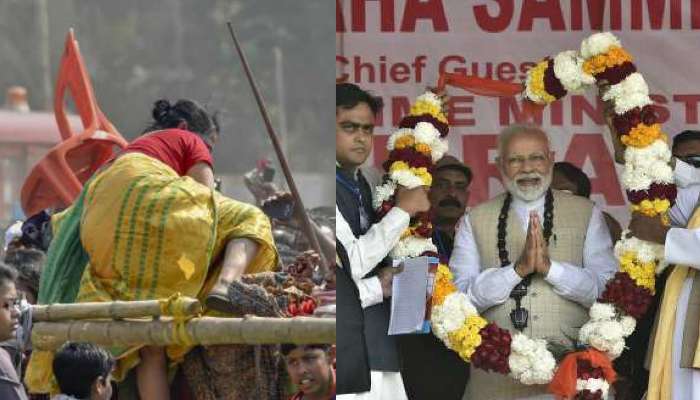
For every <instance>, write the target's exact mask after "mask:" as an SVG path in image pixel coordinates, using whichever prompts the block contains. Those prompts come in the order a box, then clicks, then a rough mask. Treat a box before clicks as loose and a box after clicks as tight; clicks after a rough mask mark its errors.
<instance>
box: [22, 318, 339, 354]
mask: <svg viewBox="0 0 700 400" xmlns="http://www.w3.org/2000/svg"><path fill="white" fill-rule="evenodd" d="M184 329H185V332H186V336H187V337H188V338H190V340H192V343H186V342H185V341H183V340H182V334H178V333H177V332H176V330H175V322H173V321H172V320H170V321H165V320H156V321H71V322H67V321H66V322H38V323H36V324H35V325H34V328H33V330H32V346H33V347H34V348H35V349H39V350H55V349H57V348H58V347H60V346H61V345H62V344H63V343H65V342H67V341H81V342H91V343H96V344H99V345H103V346H138V345H154V346H167V345H178V344H179V345H184V344H200V345H216V344H275V343H297V344H311V343H335V318H309V317H295V318H260V317H246V318H213V317H202V318H194V319H192V320H190V321H187V322H186V323H185V325H184Z"/></svg>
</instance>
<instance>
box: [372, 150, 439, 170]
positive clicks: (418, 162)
mask: <svg viewBox="0 0 700 400" xmlns="http://www.w3.org/2000/svg"><path fill="white" fill-rule="evenodd" d="M395 161H403V162H405V163H407V164H408V165H409V166H410V167H412V168H421V167H424V168H427V169H428V172H430V171H432V168H433V159H432V158H431V157H430V156H427V155H425V154H423V153H420V152H418V151H416V150H415V149H414V148H413V147H404V148H403V149H394V150H392V151H391V153H389V158H388V159H387V160H386V161H384V164H382V167H384V170H385V171H387V172H389V168H391V164H393V163H394V162H395Z"/></svg>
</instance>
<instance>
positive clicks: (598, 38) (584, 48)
mask: <svg viewBox="0 0 700 400" xmlns="http://www.w3.org/2000/svg"><path fill="white" fill-rule="evenodd" d="M614 46H618V47H619V46H621V44H620V41H619V40H618V39H617V38H616V37H615V35H613V34H612V33H610V32H601V33H595V34H593V35H591V36H589V37H588V38H586V39H585V40H584V41H583V42H581V55H582V56H583V58H585V59H589V58H591V57H593V56H597V55H598V54H603V53H606V52H607V51H608V50H610V48H611V47H614Z"/></svg>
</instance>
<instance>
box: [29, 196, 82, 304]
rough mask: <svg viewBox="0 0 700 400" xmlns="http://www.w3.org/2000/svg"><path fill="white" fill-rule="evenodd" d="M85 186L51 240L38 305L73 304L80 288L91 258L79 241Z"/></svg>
mask: <svg viewBox="0 0 700 400" xmlns="http://www.w3.org/2000/svg"><path fill="white" fill-rule="evenodd" d="M87 187H88V184H87V183H86V184H85V189H83V191H82V192H81V193H80V196H79V197H78V199H77V200H76V201H75V202H74V203H73V205H72V206H71V207H70V208H69V209H68V210H66V211H65V213H66V214H65V215H64V216H63V218H62V220H61V222H60V226H59V227H57V229H56V231H55V232H54V233H55V236H54V238H53V240H52V241H51V246H50V247H49V253H48V256H47V260H46V266H45V267H44V271H43V272H42V274H41V282H40V284H39V299H38V303H39V304H52V303H73V302H74V301H75V299H76V297H77V296H78V290H79V289H80V278H81V277H82V275H83V271H84V270H85V267H86V266H87V263H88V261H89V257H88V254H87V252H86V251H85V249H84V248H83V245H82V243H81V242H80V219H81V217H82V215H83V206H84V203H85V192H86V191H87Z"/></svg>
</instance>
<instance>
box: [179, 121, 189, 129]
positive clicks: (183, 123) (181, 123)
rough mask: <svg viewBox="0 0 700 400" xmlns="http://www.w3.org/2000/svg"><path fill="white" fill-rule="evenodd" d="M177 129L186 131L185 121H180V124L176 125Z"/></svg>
mask: <svg viewBox="0 0 700 400" xmlns="http://www.w3.org/2000/svg"><path fill="white" fill-rule="evenodd" d="M177 129H182V130H187V121H180V123H179V124H177Z"/></svg>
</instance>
